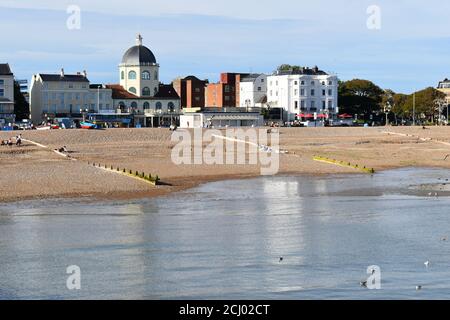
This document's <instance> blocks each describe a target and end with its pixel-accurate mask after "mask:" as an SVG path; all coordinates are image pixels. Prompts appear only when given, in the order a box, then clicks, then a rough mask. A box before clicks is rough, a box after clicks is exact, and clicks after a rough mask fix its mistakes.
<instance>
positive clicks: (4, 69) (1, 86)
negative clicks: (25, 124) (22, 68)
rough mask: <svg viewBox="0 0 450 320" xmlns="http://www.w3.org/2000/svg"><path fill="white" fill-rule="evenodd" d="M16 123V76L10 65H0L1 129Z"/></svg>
mask: <svg viewBox="0 0 450 320" xmlns="http://www.w3.org/2000/svg"><path fill="white" fill-rule="evenodd" d="M14 121H15V115H14V75H13V73H12V71H11V68H10V67H9V64H7V63H6V64H0V128H1V127H3V126H5V125H8V124H10V123H11V124H12V123H13V122H14Z"/></svg>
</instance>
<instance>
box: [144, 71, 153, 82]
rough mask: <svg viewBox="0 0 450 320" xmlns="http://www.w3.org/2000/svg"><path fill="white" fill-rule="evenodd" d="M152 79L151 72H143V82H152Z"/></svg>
mask: <svg viewBox="0 0 450 320" xmlns="http://www.w3.org/2000/svg"><path fill="white" fill-rule="evenodd" d="M150 78H151V76H150V72H148V71H144V72H142V80H150Z"/></svg>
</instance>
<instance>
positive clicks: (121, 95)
mask: <svg viewBox="0 0 450 320" xmlns="http://www.w3.org/2000/svg"><path fill="white" fill-rule="evenodd" d="M136 41H137V44H136V45H135V46H133V47H131V48H130V49H128V50H127V51H126V52H125V54H124V55H123V58H122V62H121V64H120V65H119V79H120V84H108V85H103V84H91V83H90V81H89V79H88V78H87V73H86V72H83V73H78V74H72V75H67V74H65V73H64V70H63V69H62V70H61V73H60V74H59V75H58V74H36V75H34V76H33V78H32V80H31V87H30V105H31V117H32V121H33V123H35V124H38V123H41V122H43V121H47V120H49V119H57V118H71V119H73V120H90V121H95V122H96V123H98V124H105V125H108V126H109V125H114V126H127V127H129V126H160V125H162V124H164V125H165V124H168V123H172V122H173V121H177V119H178V117H179V114H180V109H181V106H180V97H179V96H178V94H177V93H176V91H175V90H174V89H173V87H172V86H171V85H163V84H161V83H160V82H159V65H158V63H157V62H156V58H155V56H154V54H153V53H152V52H151V51H150V49H148V48H147V47H145V46H143V44H142V37H141V36H140V35H138V37H137V40H136Z"/></svg>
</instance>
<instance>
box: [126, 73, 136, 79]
mask: <svg viewBox="0 0 450 320" xmlns="http://www.w3.org/2000/svg"><path fill="white" fill-rule="evenodd" d="M128 79H130V80H136V72H134V71H130V72H128Z"/></svg>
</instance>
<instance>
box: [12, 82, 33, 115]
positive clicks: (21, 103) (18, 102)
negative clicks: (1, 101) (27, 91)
mask: <svg viewBox="0 0 450 320" xmlns="http://www.w3.org/2000/svg"><path fill="white" fill-rule="evenodd" d="M14 101H15V104H14V113H15V115H16V120H19V121H20V120H23V119H29V117H30V105H29V103H28V102H27V100H26V99H25V97H24V95H23V93H22V92H21V91H20V85H19V83H18V82H17V81H14Z"/></svg>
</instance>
